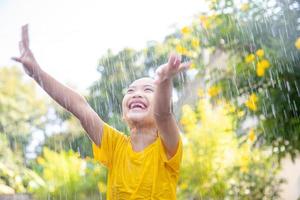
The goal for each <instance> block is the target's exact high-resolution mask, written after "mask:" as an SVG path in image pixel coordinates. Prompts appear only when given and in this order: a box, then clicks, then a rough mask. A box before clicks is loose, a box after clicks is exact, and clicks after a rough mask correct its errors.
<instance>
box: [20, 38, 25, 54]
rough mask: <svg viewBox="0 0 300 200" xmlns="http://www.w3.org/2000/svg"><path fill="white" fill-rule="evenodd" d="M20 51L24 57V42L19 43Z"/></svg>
mask: <svg viewBox="0 0 300 200" xmlns="http://www.w3.org/2000/svg"><path fill="white" fill-rule="evenodd" d="M19 50H20V53H21V55H22V54H23V52H24V45H23V42H22V41H20V42H19Z"/></svg>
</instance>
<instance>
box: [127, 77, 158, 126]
mask: <svg viewBox="0 0 300 200" xmlns="http://www.w3.org/2000/svg"><path fill="white" fill-rule="evenodd" d="M154 90H155V85H154V81H153V79H151V78H141V79H138V80H135V81H134V82H133V83H132V84H131V85H130V86H129V87H128V89H127V91H126V94H125V96H124V98H123V101H122V109H123V118H124V120H125V121H126V122H127V123H128V124H129V125H130V124H140V125H147V126H149V125H150V126H152V125H154V124H155V121H154V116H153V102H154Z"/></svg>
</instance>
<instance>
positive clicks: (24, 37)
mask: <svg viewBox="0 0 300 200" xmlns="http://www.w3.org/2000/svg"><path fill="white" fill-rule="evenodd" d="M22 42H23V46H24V48H25V49H27V48H29V37H28V24H26V25H24V26H22Z"/></svg>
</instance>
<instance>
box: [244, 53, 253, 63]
mask: <svg viewBox="0 0 300 200" xmlns="http://www.w3.org/2000/svg"><path fill="white" fill-rule="evenodd" d="M254 59H255V56H254V54H253V53H251V54H249V55H248V56H246V58H245V62H246V63H251V62H253V61H254Z"/></svg>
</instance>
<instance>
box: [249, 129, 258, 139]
mask: <svg viewBox="0 0 300 200" xmlns="http://www.w3.org/2000/svg"><path fill="white" fill-rule="evenodd" d="M248 137H249V140H250V141H251V142H254V141H255V139H256V135H255V132H254V130H253V128H251V129H250V131H249V133H248Z"/></svg>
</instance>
